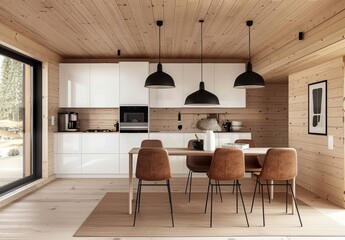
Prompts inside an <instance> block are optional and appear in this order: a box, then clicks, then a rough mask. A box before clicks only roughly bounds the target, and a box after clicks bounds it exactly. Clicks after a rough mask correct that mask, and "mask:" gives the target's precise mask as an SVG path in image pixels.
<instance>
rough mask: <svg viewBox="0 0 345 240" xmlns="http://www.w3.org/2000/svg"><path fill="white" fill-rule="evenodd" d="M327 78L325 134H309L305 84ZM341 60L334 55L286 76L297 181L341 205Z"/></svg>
mask: <svg viewBox="0 0 345 240" xmlns="http://www.w3.org/2000/svg"><path fill="white" fill-rule="evenodd" d="M321 80H327V88H328V92H327V94H328V99H327V104H328V111H327V112H328V118H327V120H328V128H327V131H328V134H329V135H333V136H334V145H333V146H334V149H333V150H329V149H328V146H327V143H328V142H327V136H322V135H310V134H308V84H309V83H313V82H318V81H321ZM343 91H344V62H343V58H337V59H334V60H332V61H328V62H327V63H324V64H321V65H318V66H315V67H313V68H310V69H306V70H303V71H301V72H298V73H295V74H292V75H290V76H289V146H290V147H294V148H296V149H297V151H298V166H299V174H298V177H297V183H298V184H299V185H302V186H303V187H305V188H307V189H308V190H310V191H312V192H314V193H316V194H318V195H320V196H322V197H324V198H326V199H328V200H330V201H332V202H334V203H336V204H337V205H339V206H342V207H345V204H344V189H345V186H344V121H343V117H344V113H343V110H342V109H343V96H344V92H343Z"/></svg>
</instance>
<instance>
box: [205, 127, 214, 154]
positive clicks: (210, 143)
mask: <svg viewBox="0 0 345 240" xmlns="http://www.w3.org/2000/svg"><path fill="white" fill-rule="evenodd" d="M215 149H216V137H215V135H214V132H213V131H211V130H206V132H205V137H204V151H214V150H215Z"/></svg>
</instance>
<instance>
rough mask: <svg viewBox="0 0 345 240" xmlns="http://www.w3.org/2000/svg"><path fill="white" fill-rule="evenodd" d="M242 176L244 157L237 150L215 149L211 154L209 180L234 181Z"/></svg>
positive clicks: (240, 151)
mask: <svg viewBox="0 0 345 240" xmlns="http://www.w3.org/2000/svg"><path fill="white" fill-rule="evenodd" d="M243 175H244V155H243V152H242V150H240V149H237V148H217V149H216V150H215V152H214V154H213V158H212V162H211V167H210V171H209V173H208V176H209V178H211V179H214V180H236V179H240V178H242V177H243Z"/></svg>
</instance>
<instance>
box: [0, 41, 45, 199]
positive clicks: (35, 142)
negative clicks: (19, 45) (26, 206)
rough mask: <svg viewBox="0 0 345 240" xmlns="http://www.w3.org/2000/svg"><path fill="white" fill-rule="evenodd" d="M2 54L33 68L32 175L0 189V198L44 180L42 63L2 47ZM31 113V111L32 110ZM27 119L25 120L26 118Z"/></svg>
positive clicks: (0, 52)
mask: <svg viewBox="0 0 345 240" xmlns="http://www.w3.org/2000/svg"><path fill="white" fill-rule="evenodd" d="M0 54H1V55H4V56H6V57H9V58H12V59H15V60H17V61H20V62H23V63H25V64H28V65H30V66H32V68H33V79H32V96H31V97H32V103H33V104H32V111H33V112H32V114H31V118H32V138H31V139H32V143H31V145H32V149H31V160H32V174H31V175H30V176H27V177H24V178H21V179H19V180H16V181H13V182H11V183H9V184H7V185H4V186H2V187H0V196H2V195H4V194H6V193H8V192H10V191H13V190H15V189H17V188H19V187H21V186H23V185H25V184H28V183H30V182H33V181H35V180H37V179H40V178H42V62H40V61H37V60H35V59H33V58H31V57H28V56H25V55H24V54H22V53H19V52H17V51H15V50H12V49H10V48H8V47H6V46H3V45H0ZM30 111H31V109H30ZM24 119H25V118H24Z"/></svg>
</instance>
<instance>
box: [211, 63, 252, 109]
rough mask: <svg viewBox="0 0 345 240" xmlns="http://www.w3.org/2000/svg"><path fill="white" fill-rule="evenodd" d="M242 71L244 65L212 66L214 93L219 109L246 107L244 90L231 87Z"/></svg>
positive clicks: (226, 64)
mask: <svg viewBox="0 0 345 240" xmlns="http://www.w3.org/2000/svg"><path fill="white" fill-rule="evenodd" d="M244 71H245V64H244V63H224V64H223V63H222V64H215V65H214V74H215V75H214V79H215V92H214V93H215V94H216V95H217V97H218V98H219V102H220V106H219V107H243V108H244V107H246V90H245V89H236V88H234V87H233V86H234V82H235V79H236V78H237V76H238V75H240V74H241V73H243V72H244Z"/></svg>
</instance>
